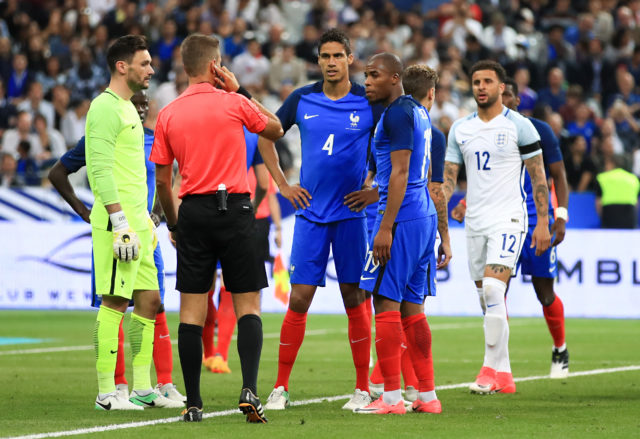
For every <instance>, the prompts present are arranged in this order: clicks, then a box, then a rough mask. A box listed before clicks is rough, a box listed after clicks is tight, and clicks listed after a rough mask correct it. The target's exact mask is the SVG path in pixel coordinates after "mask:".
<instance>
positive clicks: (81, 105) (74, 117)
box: [60, 99, 91, 148]
mask: <svg viewBox="0 0 640 439" xmlns="http://www.w3.org/2000/svg"><path fill="white" fill-rule="evenodd" d="M89 105H91V101H90V100H89V99H83V100H79V101H73V102H71V109H70V110H69V111H67V114H65V116H64V118H63V119H62V129H61V130H60V131H62V135H63V136H64V140H65V142H67V148H72V147H73V146H75V144H76V143H78V140H80V138H81V137H82V136H84V128H85V125H86V124H87V113H88V112H89Z"/></svg>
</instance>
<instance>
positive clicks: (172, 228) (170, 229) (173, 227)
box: [167, 224, 178, 232]
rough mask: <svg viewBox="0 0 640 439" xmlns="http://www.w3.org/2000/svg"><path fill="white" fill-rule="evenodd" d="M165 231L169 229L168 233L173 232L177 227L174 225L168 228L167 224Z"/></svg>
mask: <svg viewBox="0 0 640 439" xmlns="http://www.w3.org/2000/svg"><path fill="white" fill-rule="evenodd" d="M167 229H169V231H170V232H175V231H176V230H178V225H177V224H174V225H172V226H170V225H169V224H167Z"/></svg>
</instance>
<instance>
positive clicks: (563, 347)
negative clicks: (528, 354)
mask: <svg viewBox="0 0 640 439" xmlns="http://www.w3.org/2000/svg"><path fill="white" fill-rule="evenodd" d="M553 349H555V350H556V352H564V351H566V350H567V344H566V343H563V344H562V346H560V347H559V348H557V347H555V346H554V347H553Z"/></svg>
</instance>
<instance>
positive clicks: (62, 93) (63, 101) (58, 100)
mask: <svg viewBox="0 0 640 439" xmlns="http://www.w3.org/2000/svg"><path fill="white" fill-rule="evenodd" d="M70 100H71V93H70V92H69V89H68V88H67V87H65V86H64V85H56V86H55V87H53V89H51V103H52V104H53V108H54V110H55V111H56V115H55V117H56V118H55V122H54V128H55V129H57V130H61V129H62V119H64V116H65V115H66V114H67V111H68V108H69V102H70Z"/></svg>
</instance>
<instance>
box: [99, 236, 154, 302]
mask: <svg viewBox="0 0 640 439" xmlns="http://www.w3.org/2000/svg"><path fill="white" fill-rule="evenodd" d="M153 262H155V264H156V269H157V270H158V285H159V286H160V303H164V260H163V259H162V251H160V245H158V246H157V247H156V249H155V250H154V251H153ZM101 304H102V297H100V296H98V295H97V294H96V280H95V273H94V270H93V252H91V306H93V307H94V308H100V305H101ZM129 306H133V300H131V301H129Z"/></svg>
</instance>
